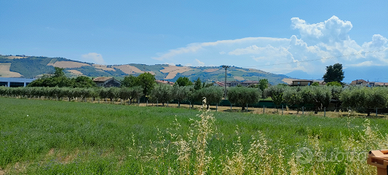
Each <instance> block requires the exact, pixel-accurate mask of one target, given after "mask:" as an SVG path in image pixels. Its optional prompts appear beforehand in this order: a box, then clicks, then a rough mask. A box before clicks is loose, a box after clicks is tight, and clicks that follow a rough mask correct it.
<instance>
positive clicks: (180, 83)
mask: <svg viewBox="0 0 388 175" xmlns="http://www.w3.org/2000/svg"><path fill="white" fill-rule="evenodd" d="M175 84H177V85H178V86H190V85H193V82H191V81H190V79H189V78H187V77H179V78H178V79H177V80H176V81H175Z"/></svg>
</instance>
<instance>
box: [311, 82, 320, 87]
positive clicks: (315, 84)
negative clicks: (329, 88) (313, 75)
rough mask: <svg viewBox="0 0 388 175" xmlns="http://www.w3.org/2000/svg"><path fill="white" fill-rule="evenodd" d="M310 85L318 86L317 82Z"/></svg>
mask: <svg viewBox="0 0 388 175" xmlns="http://www.w3.org/2000/svg"><path fill="white" fill-rule="evenodd" d="M311 86H319V83H318V82H314V83H313V84H311Z"/></svg>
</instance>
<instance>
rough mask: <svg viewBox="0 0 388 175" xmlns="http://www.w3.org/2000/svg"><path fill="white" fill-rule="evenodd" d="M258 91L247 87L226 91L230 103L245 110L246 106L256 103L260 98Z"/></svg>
mask: <svg viewBox="0 0 388 175" xmlns="http://www.w3.org/2000/svg"><path fill="white" fill-rule="evenodd" d="M261 94H262V93H261V91H260V89H259V90H257V89H256V88H247V87H233V88H229V89H228V99H229V101H230V102H231V103H234V104H237V105H240V106H241V110H245V106H246V105H247V104H252V103H257V102H258V101H259V99H260V96H261Z"/></svg>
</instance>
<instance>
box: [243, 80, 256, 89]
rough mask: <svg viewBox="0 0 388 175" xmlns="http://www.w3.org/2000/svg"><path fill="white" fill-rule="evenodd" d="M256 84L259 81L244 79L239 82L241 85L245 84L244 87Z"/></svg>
mask: <svg viewBox="0 0 388 175" xmlns="http://www.w3.org/2000/svg"><path fill="white" fill-rule="evenodd" d="M257 84H259V81H250V80H245V81H243V82H241V85H242V86H245V87H248V86H250V85H257Z"/></svg>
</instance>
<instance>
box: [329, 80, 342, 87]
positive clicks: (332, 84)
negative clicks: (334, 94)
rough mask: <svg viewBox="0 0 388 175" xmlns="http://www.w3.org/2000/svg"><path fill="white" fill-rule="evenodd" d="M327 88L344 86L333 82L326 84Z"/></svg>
mask: <svg viewBox="0 0 388 175" xmlns="http://www.w3.org/2000/svg"><path fill="white" fill-rule="evenodd" d="M326 86H338V87H342V84H341V83H339V82H336V81H332V82H328V83H327V84H326Z"/></svg>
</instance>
